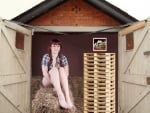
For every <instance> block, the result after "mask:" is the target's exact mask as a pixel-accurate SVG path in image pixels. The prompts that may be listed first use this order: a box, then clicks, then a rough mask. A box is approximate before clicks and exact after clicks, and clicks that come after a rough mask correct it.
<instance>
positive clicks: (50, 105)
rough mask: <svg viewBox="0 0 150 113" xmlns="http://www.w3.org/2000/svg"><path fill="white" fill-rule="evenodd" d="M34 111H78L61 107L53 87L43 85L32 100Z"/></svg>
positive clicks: (43, 112)
mask: <svg viewBox="0 0 150 113" xmlns="http://www.w3.org/2000/svg"><path fill="white" fill-rule="evenodd" d="M32 113H76V110H75V108H73V109H72V110H65V109H61V108H60V106H59V102H58V97H57V94H56V92H55V91H54V90H53V88H52V87H49V88H43V87H41V88H40V89H39V90H38V91H37V93H36V94H35V97H34V99H33V100H32Z"/></svg>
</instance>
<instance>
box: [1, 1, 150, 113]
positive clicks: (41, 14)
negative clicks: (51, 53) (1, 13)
mask: <svg viewBox="0 0 150 113" xmlns="http://www.w3.org/2000/svg"><path fill="white" fill-rule="evenodd" d="M135 22H137V20H136V19H135V18H133V17H131V16H130V15H128V14H127V13H125V12H123V11H122V10H120V9H118V8H117V7H115V6H113V5H112V4H109V3H108V2H106V1H100V0H51V1H49V0H45V1H44V2H42V3H41V4H39V5H37V6H35V7H33V8H32V9H30V10H28V11H27V12H25V13H23V14H21V15H19V16H17V17H16V18H14V19H12V20H10V21H7V20H3V19H0V29H1V31H0V52H1V54H0V58H1V59H0V65H1V68H0V113H1V112H2V113H30V112H31V80H32V78H36V77H39V76H40V77H42V72H41V58H42V55H43V54H44V53H45V52H47V46H48V44H49V42H50V40H51V39H53V38H58V39H60V40H61V41H62V42H63V45H64V46H63V52H64V53H65V54H66V55H67V56H68V60H69V64H70V66H71V68H70V78H72V79H71V84H77V85H76V86H74V85H73V86H72V87H73V88H76V90H74V96H75V101H77V99H79V100H80V102H78V103H80V104H81V103H83V101H82V100H83V93H81V92H83V91H84V90H83V86H84V85H83V84H84V82H83V81H84V80H83V79H84V75H85V74H84V71H85V69H84V68H83V67H85V64H86V61H88V60H84V59H87V58H89V61H91V60H94V58H95V57H94V56H96V58H99V57H101V55H102V57H103V56H104V54H105V55H106V54H107V53H110V55H112V56H113V55H114V54H115V57H114V56H113V58H112V57H109V56H108V58H109V59H110V62H112V59H113V60H114V65H115V66H112V67H111V69H112V70H113V73H111V72H112V71H109V70H104V72H102V73H105V71H109V75H111V74H113V75H112V76H113V77H114V78H113V80H114V81H113V84H114V87H115V90H113V96H114V99H113V100H110V101H114V103H113V105H114V106H113V107H114V109H113V111H112V112H111V113H130V112H131V113H132V112H133V113H141V111H140V110H141V108H142V109H145V113H148V112H149V111H150V110H149V108H148V107H147V106H144V104H138V103H140V102H142V103H147V104H148V99H146V98H145V97H146V96H147V98H148V96H149V88H148V85H149V77H148V76H149V75H148V74H149V70H148V67H150V66H149V64H148V61H149V50H148V49H149V48H148V46H147V45H148V36H149V32H148V26H149V21H148V20H146V21H143V22H139V23H135ZM133 23H135V25H133ZM130 25H131V26H130ZM128 26H129V28H128ZM126 27H127V28H126ZM131 31H132V32H131ZM142 37H143V38H142ZM99 41H102V42H103V43H104V42H107V43H105V44H106V45H105V47H104V48H101V49H98V50H97V49H95V48H94V45H95V43H96V44H97V43H98V42H99ZM145 45H146V46H145ZM126 49H127V50H126ZM141 49H142V51H141ZM91 54H92V55H93V56H92V57H91ZM84 56H85V57H84ZM87 56H88V57H87ZM91 58H92V59H91ZM103 58H104V57H103ZM139 58H140V59H142V60H139ZM96 61H97V60H96ZM84 63H85V64H84ZM92 63H93V62H92ZM95 63H96V64H97V63H98V61H97V62H95ZM95 63H94V64H95ZM105 63H107V62H105ZM105 63H104V64H103V65H105ZM108 63H109V62H108ZM126 63H128V64H126ZM137 63H138V64H142V66H141V65H140V66H139V65H137ZM94 64H92V65H94ZM89 65H90V66H91V63H90V64H88V65H86V66H89ZM109 66H111V64H110V65H109ZM141 67H143V68H141ZM98 68H99V67H98ZM109 68H110V67H108V69H109ZM88 69H89V68H88ZM90 69H91V67H90ZM92 69H93V68H92ZM114 70H115V71H114ZM90 71H91V70H90ZM96 71H99V70H93V72H92V73H93V75H92V76H94V75H95V74H94V72H96ZM98 73H101V72H98ZM103 75H107V74H106V73H105V74H103ZM131 76H132V77H131ZM108 79H109V78H108ZM73 80H74V81H73ZM86 80H87V79H85V82H87V81H86ZM92 80H99V78H98V77H97V78H94V79H93V78H92ZM141 80H142V81H141ZM118 81H119V82H118ZM98 82H99V81H98ZM109 82H110V81H109ZM93 83H94V82H93ZM93 83H92V84H93ZM96 83H97V82H96ZM138 84H139V86H138ZM85 85H88V84H85ZM38 86H39V84H38ZM97 86H98V85H96V86H95V87H97ZM104 88H105V87H104ZM109 88H111V87H109V86H108V89H109ZM133 89H135V91H133ZM95 90H96V91H97V89H96V88H95V89H93V90H92V91H95ZM107 91H108V90H107ZM126 91H127V92H126ZM143 91H144V92H143ZM84 92H85V91H84ZM109 93H110V95H111V92H109ZM92 95H95V94H94V93H93V94H92ZM110 95H108V96H110ZM126 95H128V96H126ZM130 95H131V99H130V98H129V97H130ZM136 95H137V96H136ZM135 96H136V98H133V97H135ZM79 97H81V98H79ZM94 98H95V97H94V96H93V99H94ZM126 98H127V99H126ZM132 99H133V100H132ZM136 99H137V100H136ZM142 99H144V100H143V101H141V100H142ZM103 105H104V104H103ZM109 105H111V102H110V103H109ZM129 105H130V106H129ZM6 106H7V107H6ZM78 106H79V105H78ZM85 106H86V105H85ZM90 106H91V105H90ZM92 106H93V107H94V106H98V105H97V104H92ZM80 107H81V106H80ZM93 107H90V108H89V109H90V110H97V112H98V113H101V112H105V113H110V110H111V107H109V108H108V109H106V108H105V107H107V106H104V108H99V107H98V108H95V107H94V108H93ZM98 110H99V111H98ZM100 110H101V111H100ZM132 110H133V111H132ZM139 111H140V112H139ZM80 112H84V113H86V112H88V111H87V110H86V107H85V109H84V110H83V109H82V111H80ZM89 112H94V113H95V112H96V111H89ZM89 112H88V113H89Z"/></svg>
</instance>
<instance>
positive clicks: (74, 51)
mask: <svg viewBox="0 0 150 113" xmlns="http://www.w3.org/2000/svg"><path fill="white" fill-rule="evenodd" d="M54 38H57V39H60V40H61V41H62V45H63V47H62V53H63V54H65V55H66V56H67V57H68V61H69V67H70V75H69V84H70V85H71V91H72V95H73V98H74V103H75V106H76V107H77V109H78V110H79V111H78V112H81V113H83V56H84V53H94V52H96V53H108V52H109V53H115V54H116V60H115V62H116V63H115V64H116V70H117V68H118V67H117V62H118V61H117V55H118V33H117V32H103V33H102V32H101V33H95V34H89V33H87V32H65V34H56V33H48V32H35V33H34V36H33V39H32V78H37V79H34V81H33V82H34V83H35V84H34V85H33V86H32V87H34V88H33V89H34V90H38V88H39V86H36V85H37V83H36V82H37V81H38V82H40V80H41V78H42V72H41V58H42V56H43V54H45V53H47V48H48V44H49V42H50V41H51V40H52V39H54ZM93 38H106V39H107V50H106V51H93ZM115 73H116V74H115V75H116V81H117V71H116V72H115ZM39 79H40V80H39ZM116 83H117V82H116ZM35 87H37V88H35ZM116 89H117V84H116ZM33 92H35V91H33ZM116 92H117V90H116ZM33 95H35V94H33ZM116 97H117V93H116ZM33 98H34V97H33ZM116 104H117V98H116ZM116 106H117V105H116ZM116 109H117V108H116ZM116 113H117V112H116Z"/></svg>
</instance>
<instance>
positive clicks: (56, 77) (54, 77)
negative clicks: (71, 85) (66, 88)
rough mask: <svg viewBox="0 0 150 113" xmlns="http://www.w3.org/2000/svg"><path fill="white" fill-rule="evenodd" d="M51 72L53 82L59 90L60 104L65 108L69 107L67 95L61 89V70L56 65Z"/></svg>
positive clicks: (57, 90)
mask: <svg viewBox="0 0 150 113" xmlns="http://www.w3.org/2000/svg"><path fill="white" fill-rule="evenodd" d="M49 74H50V75H51V82H52V84H53V86H54V88H55V90H56V92H57V95H58V99H59V103H60V106H61V107H63V108H67V104H66V100H65V96H64V94H63V92H62V90H61V84H60V78H59V72H58V69H57V68H56V67H53V68H52V69H51V70H50V71H49Z"/></svg>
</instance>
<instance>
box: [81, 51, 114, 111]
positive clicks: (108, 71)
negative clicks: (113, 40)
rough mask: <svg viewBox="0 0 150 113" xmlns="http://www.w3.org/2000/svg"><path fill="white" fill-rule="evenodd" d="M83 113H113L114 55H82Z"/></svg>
mask: <svg viewBox="0 0 150 113" xmlns="http://www.w3.org/2000/svg"><path fill="white" fill-rule="evenodd" d="M83 82H84V113H115V54H114V53H85V54H84V81H83Z"/></svg>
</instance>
